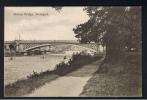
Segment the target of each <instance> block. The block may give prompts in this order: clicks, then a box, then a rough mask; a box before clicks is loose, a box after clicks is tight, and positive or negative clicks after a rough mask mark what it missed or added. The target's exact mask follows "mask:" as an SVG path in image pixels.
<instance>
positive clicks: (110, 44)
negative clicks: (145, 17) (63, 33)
mask: <svg viewBox="0 0 147 100" xmlns="http://www.w3.org/2000/svg"><path fill="white" fill-rule="evenodd" d="M84 10H85V11H86V12H87V14H88V15H89V17H90V19H89V21H87V22H86V23H84V24H80V25H78V26H77V27H76V28H75V29H74V32H75V34H76V37H77V38H80V39H81V40H82V38H84V39H86V38H88V40H89V41H94V42H100V43H102V44H103V45H105V46H106V57H105V62H111V63H113V62H115V63H116V62H120V61H123V59H124V49H125V47H127V48H131V47H134V48H140V47H139V46H140V45H141V44H140V43H141V7H86V8H85V9H84ZM86 42H87V41H86Z"/></svg>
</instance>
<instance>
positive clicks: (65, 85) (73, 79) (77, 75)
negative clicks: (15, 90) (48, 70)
mask: <svg viewBox="0 0 147 100" xmlns="http://www.w3.org/2000/svg"><path fill="white" fill-rule="evenodd" d="M101 61H102V60H100V61H97V62H94V63H92V64H89V65H85V66H83V67H82V68H80V69H78V70H76V71H73V72H72V73H69V74H67V75H66V76H64V77H60V78H58V79H56V80H54V81H51V82H49V83H47V84H46V85H44V86H42V87H40V88H38V89H36V90H35V91H34V92H32V93H31V94H29V95H25V96H29V97H36V96H38V97H52V96H54V97H68V96H79V95H80V93H81V92H82V90H83V87H84V86H85V84H86V83H87V81H88V80H89V79H90V78H91V77H92V74H93V73H94V72H95V71H96V70H97V69H98V67H99V65H100V63H101Z"/></svg>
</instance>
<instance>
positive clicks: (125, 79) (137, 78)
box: [80, 53, 142, 97]
mask: <svg viewBox="0 0 147 100" xmlns="http://www.w3.org/2000/svg"><path fill="white" fill-rule="evenodd" d="M126 59H127V62H126V63H123V64H122V63H117V64H113V65H112V64H108V63H104V64H103V65H102V67H106V68H109V71H108V72H104V73H100V71H99V73H95V74H94V75H93V77H92V78H91V79H90V80H88V82H87V84H86V85H85V86H84V89H83V92H82V93H81V94H80V96H98V97H111V96H113V97H114V96H116V97H117V96H121V97H123V96H125V97H126V96H129V97H130V96H142V73H141V72H142V71H141V55H140V54H139V53H127V57H126ZM110 68H111V69H110Z"/></svg>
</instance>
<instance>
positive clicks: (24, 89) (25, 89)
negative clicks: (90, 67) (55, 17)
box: [5, 54, 101, 96]
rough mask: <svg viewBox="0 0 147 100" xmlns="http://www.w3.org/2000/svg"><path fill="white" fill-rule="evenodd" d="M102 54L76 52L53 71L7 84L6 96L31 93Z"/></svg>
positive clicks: (35, 74) (98, 57)
mask: <svg viewBox="0 0 147 100" xmlns="http://www.w3.org/2000/svg"><path fill="white" fill-rule="evenodd" d="M100 58H101V56H97V57H92V56H90V55H81V54H76V55H73V56H72V59H70V60H69V61H68V63H67V64H66V63H64V62H61V63H59V64H58V65H57V66H56V69H55V70H53V71H49V70H48V71H45V72H41V73H36V72H34V73H33V74H32V75H30V76H28V77H27V79H22V80H18V81H16V82H14V83H12V84H9V85H6V86H5V96H22V95H25V94H29V93H31V92H32V91H33V90H35V89H37V88H39V87H41V86H43V85H44V84H46V83H48V82H50V81H52V80H55V79H57V78H59V77H61V76H64V75H66V74H67V73H70V72H72V71H75V70H77V69H79V68H81V67H82V66H83V65H86V64H89V63H92V62H94V61H96V60H98V59H100Z"/></svg>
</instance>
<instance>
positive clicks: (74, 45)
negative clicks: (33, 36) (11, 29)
mask: <svg viewBox="0 0 147 100" xmlns="http://www.w3.org/2000/svg"><path fill="white" fill-rule="evenodd" d="M10 44H14V45H15V46H16V51H17V52H28V51H31V50H36V49H39V50H41V51H44V50H45V51H53V52H58V51H85V50H86V51H89V52H97V51H101V50H100V49H99V46H100V45H99V46H98V45H97V44H95V43H90V44H80V43H79V42H77V41H74V40H48V41H44V40H42V41H40V40H35V41H31V40H29V41H22V40H19V41H18V40H16V41H5V44H4V46H5V49H9V45H10Z"/></svg>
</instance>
